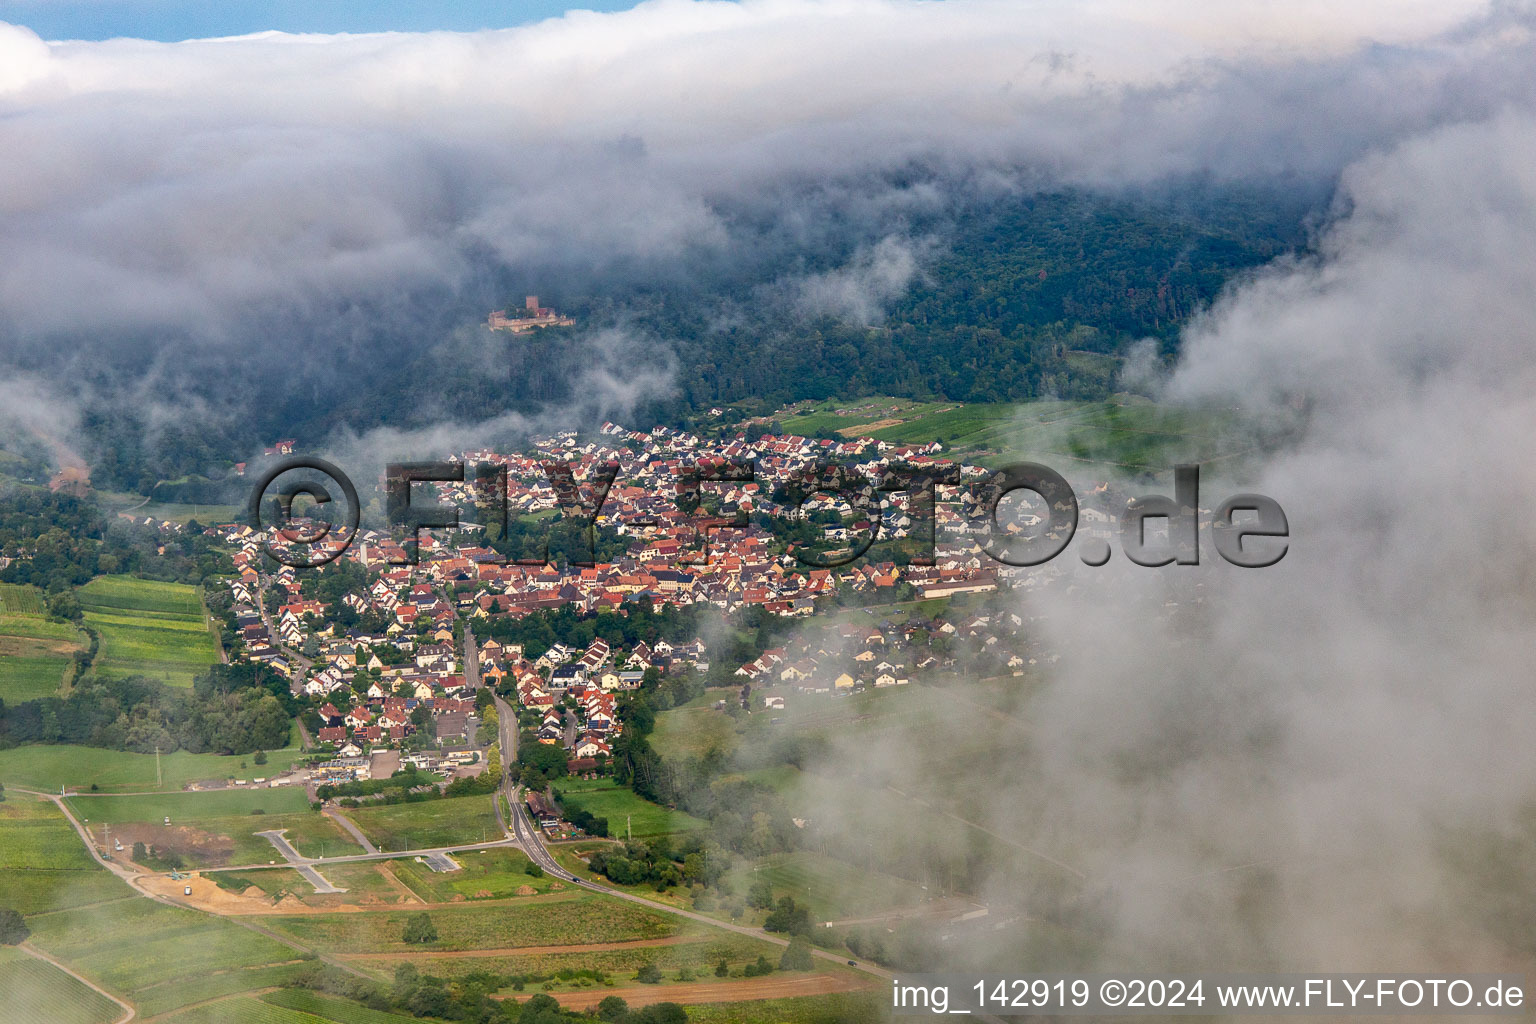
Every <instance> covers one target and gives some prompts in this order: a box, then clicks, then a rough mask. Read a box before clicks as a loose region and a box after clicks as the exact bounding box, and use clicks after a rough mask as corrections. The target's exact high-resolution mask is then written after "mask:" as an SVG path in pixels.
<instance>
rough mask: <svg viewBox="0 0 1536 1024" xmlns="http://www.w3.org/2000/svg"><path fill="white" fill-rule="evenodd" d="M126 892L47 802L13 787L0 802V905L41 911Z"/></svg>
mask: <svg viewBox="0 0 1536 1024" xmlns="http://www.w3.org/2000/svg"><path fill="white" fill-rule="evenodd" d="M131 892H132V890H130V889H129V888H128V887H127V886H126V885H124V884H123V883H122V882H120V881H118V880H117V878H115V877H114V876H113V875H111V874H110V873H109V872H107V871H106V870H105V869H103V868H102V867H101V865H99V864H97V863H96V862H95V860H93V859H92V858H91V856H90V854H89V853H87V852H86V849H85V844H84V843H82V842H81V841H80V836H79V834H78V833H77V832H75V830H74V828H73V827H72V826H71V825H70V824H69V822H68V821H67V820H65V818H64V815H63V814H61V813H60V812H59V809H58V808H57V807H55V806H54V805H53V804H52V803H49V802H47V801H45V800H39V799H36V798H33V797H26V796H20V795H18V794H16V793H14V792H13V793H11V794H9V795H8V796H7V798H6V800H5V802H4V803H0V906H7V907H11V908H13V909H15V910H18V911H20V912H21V913H23V914H44V913H50V912H52V911H56V910H64V909H68V908H70V907H79V906H84V905H86V904H88V903H100V902H102V901H105V900H114V899H122V898H124V897H128V896H130V895H131Z"/></svg>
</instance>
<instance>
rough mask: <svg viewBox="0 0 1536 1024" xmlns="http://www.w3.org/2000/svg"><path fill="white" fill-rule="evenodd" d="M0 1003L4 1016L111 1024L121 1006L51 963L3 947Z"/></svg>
mask: <svg viewBox="0 0 1536 1024" xmlns="http://www.w3.org/2000/svg"><path fill="white" fill-rule="evenodd" d="M0 1003H3V1005H4V1007H5V1010H4V1014H5V1019H6V1020H14V1021H38V1022H40V1024H41V1022H46V1024H110V1022H111V1021H115V1020H117V1019H118V1018H119V1017H121V1016H122V1015H123V1010H122V1007H120V1006H118V1005H117V1004H116V1003H114V1002H112V1000H110V999H108V998H106V997H105V996H103V995H101V994H100V993H98V992H95V991H93V990H92V989H90V988H87V987H86V986H85V985H82V984H81V983H80V982H78V981H76V980H75V979H74V978H71V977H70V976H69V975H67V974H65V973H64V972H63V971H61V970H59V969H58V968H57V967H54V966H53V965H52V964H50V963H47V962H45V961H43V960H38V959H36V958H35V957H30V956H28V955H27V954H25V953H23V952H20V951H19V950H14V949H6V948H3V947H0Z"/></svg>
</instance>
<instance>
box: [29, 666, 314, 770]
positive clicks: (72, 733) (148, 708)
mask: <svg viewBox="0 0 1536 1024" xmlns="http://www.w3.org/2000/svg"><path fill="white" fill-rule="evenodd" d="M270 676H271V673H270V672H269V670H266V669H261V668H252V667H250V666H223V665H216V666H214V667H213V668H212V669H210V670H209V671H208V672H207V673H205V674H204V675H203V676H201V677H199V679H198V680H197V681H196V684H195V685H196V692H197V695H198V698H199V699H198V700H195V701H188V700H187V699H186V693H185V691H182V690H175V689H172V688H170V687H167V686H164V685H163V684H161V683H158V682H156V681H155V680H152V679H146V678H143V677H140V676H130V677H128V678H124V679H101V678H97V677H95V676H86V677H85V678H84V679H81V680H80V681H79V682H77V683H76V684H75V685H74V687H73V688H72V689H71V690H70V692H69V695H68V696H66V697H43V698H39V699H37V700H30V701H25V702H23V703H20V704H14V705H9V706H7V705H6V704H5V703H4V702H3V701H0V748H4V747H12V746H17V745H20V744H23V743H67V744H80V745H83V746H89V747H106V748H109V749H112V750H131V751H135V752H138V753H149V752H150V751H153V750H156V749H158V750H160V751H162V752H166V753H168V752H170V751H174V750H181V749H185V750H189V751H191V752H192V753H216V754H248V753H250V752H252V751H255V750H276V749H278V748H281V747H285V746H287V745H288V732H289V729H290V726H291V724H292V719H291V717H290V711H289V708H288V707H286V706H285V703H286V701H287V693H286V690H287V686H286V684H284V683H282V682H281V680H278V685H273V682H272V679H271V678H270ZM279 686H280V687H281V690H282V698H281V699H280V698H279V696H277V695H276V691H277V690H278V688H279Z"/></svg>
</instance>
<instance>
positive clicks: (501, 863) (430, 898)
mask: <svg viewBox="0 0 1536 1024" xmlns="http://www.w3.org/2000/svg"><path fill="white" fill-rule="evenodd" d="M453 859H454V860H455V861H456V862H458V864H459V865H460V866H461V868H462V870H460V871H448V872H443V871H433V870H432V869H431V868H429V867H427V866H426V865H425V864H418V863H416V862H415V861H414V860H394V861H390V862H389V864H390V867H391V869H392V870H393V871H394V872H395V875H396V876H397V877H398V878H399V879H400V881H401V882H403V883H405V885H406V886H408V887H409V888H410V889H411V891H412V892H415V893H416V894H417V895H418V896H420V897H422V898H423V899H424V900H426V901H427V902H429V903H448V902H451V901H452V900H453V899H454V898H455V897H463V898H464V899H470V900H474V899H507V898H509V897H515V896H516V895H517V893H518V890H519V889H522V888H524V887H527V888H529V889H532V890H534V892H536V893H545V892H548V891H549V887H550V884H551V883H552V882H553V879H551V878H550V877H549V876H547V875H546V876H545V877H543V878H534V877H532V876H530V875H529V874H528V873H527V872H526V871H524V868H526V867H527V866H528V863H529V860H528V855H527V854H525V853H523V851H521V850H510V849H495V850H476V851H471V852H469V853H456V854H454V855H453ZM327 877H329V875H327ZM331 881H332V882H334V883H335V884H337V885H341V884H343V883H341V882H337V881H336V880H335V879H334V878H333V879H331ZM482 893H488V894H489V895H481V894H482ZM525 895H526V893H525Z"/></svg>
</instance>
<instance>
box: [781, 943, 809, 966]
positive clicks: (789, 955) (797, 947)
mask: <svg viewBox="0 0 1536 1024" xmlns="http://www.w3.org/2000/svg"><path fill="white" fill-rule="evenodd" d="M810 969H811V940H810V939H808V938H806V937H805V936H804V935H796V936H795V937H794V938H792V939H790V940H789V948H788V949H786V950H785V951H784V955H783V956H782V957H780V958H779V970H781V971H808V970H810Z"/></svg>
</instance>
